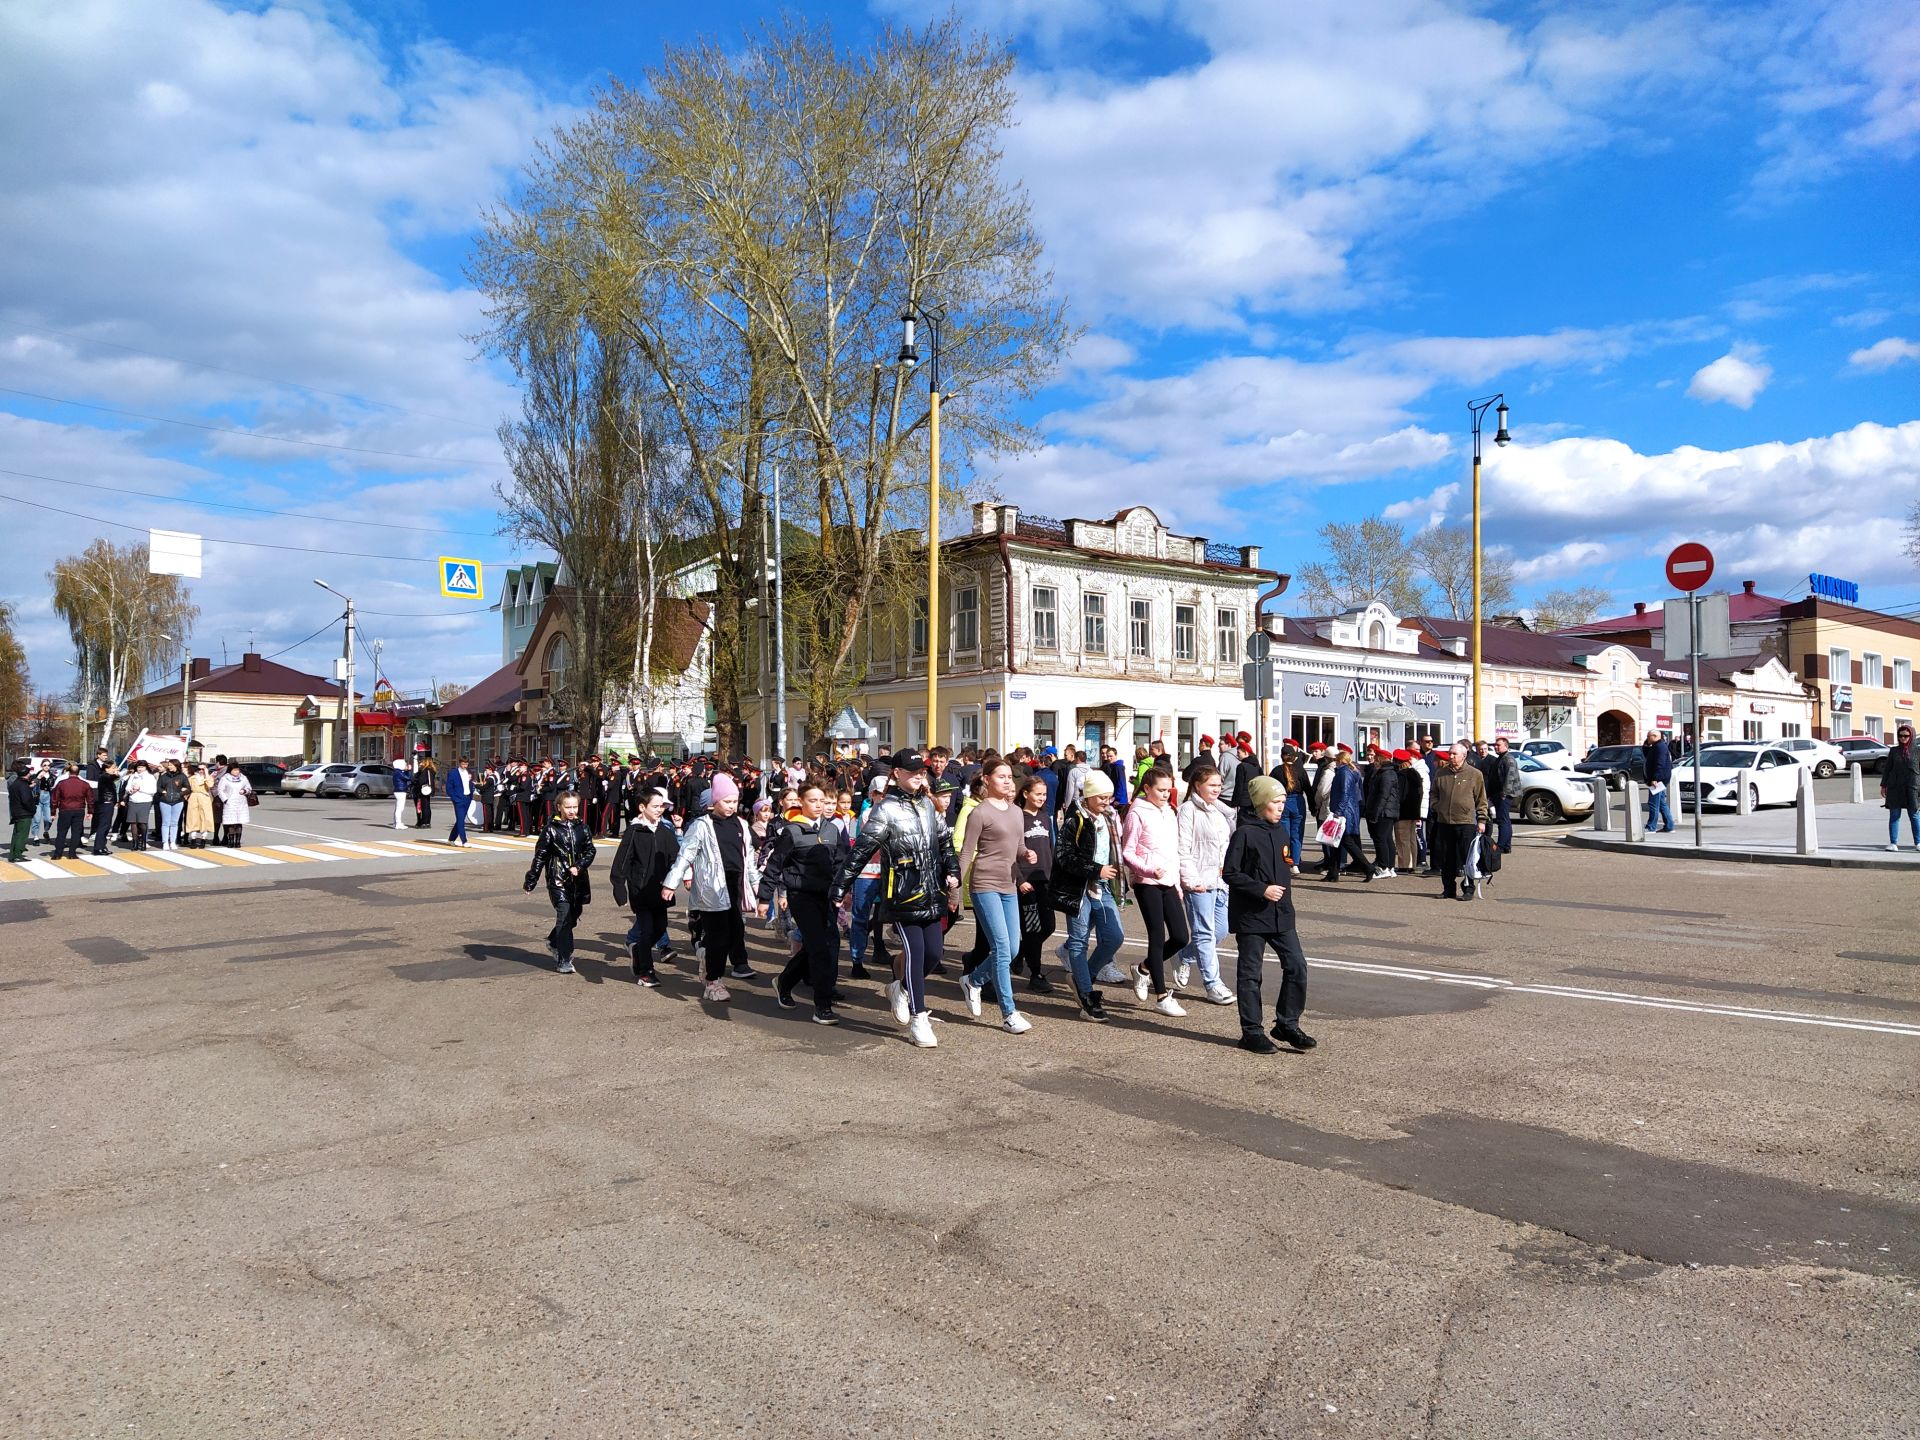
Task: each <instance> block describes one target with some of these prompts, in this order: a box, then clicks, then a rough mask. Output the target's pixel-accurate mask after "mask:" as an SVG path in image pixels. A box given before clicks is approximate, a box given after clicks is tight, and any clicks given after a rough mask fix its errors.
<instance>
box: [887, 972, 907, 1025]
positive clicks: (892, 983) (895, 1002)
mask: <svg viewBox="0 0 1920 1440" xmlns="http://www.w3.org/2000/svg"><path fill="white" fill-rule="evenodd" d="M887 1004H889V1005H891V1006H892V1007H893V1018H894V1019H895V1020H898V1021H899V1022H900V1023H901V1024H902V1025H905V1024H906V1023H907V1022H908V1021H910V1020H911V1019H913V1012H912V1011H911V1010H909V1009H907V987H906V986H904V985H902V984H901V983H900V982H899V981H898V980H889V981H888V982H887Z"/></svg>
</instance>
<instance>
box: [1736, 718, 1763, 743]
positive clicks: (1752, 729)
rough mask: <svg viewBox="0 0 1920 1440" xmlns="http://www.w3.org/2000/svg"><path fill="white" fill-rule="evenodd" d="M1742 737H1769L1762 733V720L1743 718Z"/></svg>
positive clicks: (1745, 738) (1754, 738)
mask: <svg viewBox="0 0 1920 1440" xmlns="http://www.w3.org/2000/svg"><path fill="white" fill-rule="evenodd" d="M1740 738H1741V739H1742V740H1764V739H1766V738H1767V737H1766V736H1764V735H1762V734H1761V733H1760V722H1759V721H1758V720H1742V721H1741V722H1740Z"/></svg>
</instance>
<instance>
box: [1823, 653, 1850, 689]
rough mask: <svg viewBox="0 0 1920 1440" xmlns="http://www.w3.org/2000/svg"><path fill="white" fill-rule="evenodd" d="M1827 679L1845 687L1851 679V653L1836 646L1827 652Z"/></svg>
mask: <svg viewBox="0 0 1920 1440" xmlns="http://www.w3.org/2000/svg"><path fill="white" fill-rule="evenodd" d="M1827 679H1829V680H1831V681H1832V682H1833V683H1834V684H1836V685H1845V684H1848V683H1849V682H1851V681H1852V679H1853V652H1852V651H1851V650H1848V649H1845V648H1844V647H1842V646H1839V645H1836V646H1834V647H1833V648H1832V649H1831V650H1829V651H1827Z"/></svg>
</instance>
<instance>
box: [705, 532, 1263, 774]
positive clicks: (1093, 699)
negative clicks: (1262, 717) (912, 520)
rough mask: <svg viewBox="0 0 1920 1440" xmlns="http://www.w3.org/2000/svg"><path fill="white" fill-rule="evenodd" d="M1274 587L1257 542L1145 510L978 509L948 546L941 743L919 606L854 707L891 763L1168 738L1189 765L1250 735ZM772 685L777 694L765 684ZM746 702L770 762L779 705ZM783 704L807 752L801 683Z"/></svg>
mask: <svg viewBox="0 0 1920 1440" xmlns="http://www.w3.org/2000/svg"><path fill="white" fill-rule="evenodd" d="M1278 578H1279V577H1278V575H1277V574H1275V573H1274V572H1273V571H1270V570H1263V569H1261V568H1260V551H1259V548H1258V547H1257V546H1251V545H1249V546H1239V547H1233V546H1225V545H1215V544H1210V543H1209V542H1208V541H1207V540H1205V539H1204V538H1201V537H1197V536H1188V535H1175V534H1173V533H1172V532H1171V531H1169V530H1168V529H1167V527H1166V526H1165V525H1163V524H1162V523H1161V522H1160V519H1159V517H1158V516H1156V515H1155V514H1154V513H1153V511H1152V510H1150V509H1148V508H1147V507H1146V506H1144V505H1135V506H1132V507H1130V508H1128V509H1126V510H1123V511H1121V512H1120V513H1119V514H1117V515H1115V516H1113V517H1112V518H1111V519H1107V520H1080V519H1071V520H1065V521H1059V520H1049V519H1044V518H1041V517H1037V516H1023V515H1021V514H1020V511H1019V507H1018V506H1015V505H1007V504H999V503H983V504H979V505H976V506H974V523H973V529H972V531H971V532H970V533H968V534H965V535H961V536H958V537H955V538H954V539H951V540H947V541H944V542H943V543H942V545H941V548H940V581H941V584H940V590H941V602H940V630H941V635H940V645H941V651H942V654H941V661H940V674H939V709H940V713H939V714H938V715H937V716H935V717H934V724H933V727H932V736H933V739H932V740H931V741H929V739H928V733H929V730H928V724H927V705H926V693H927V686H926V668H927V667H926V651H927V634H926V604H925V601H924V599H922V600H921V601H920V602H919V604H918V607H917V610H916V612H915V613H914V615H913V616H912V617H911V618H910V619H909V620H908V621H907V622H906V623H905V624H904V625H900V626H897V627H883V629H884V633H876V632H875V631H873V630H870V631H869V633H868V635H867V636H866V638H865V640H864V642H863V643H864V645H865V647H866V654H867V674H866V679H865V683H863V684H862V685H860V686H859V687H858V688H857V690H856V691H855V693H854V697H853V703H854V706H855V707H856V708H857V709H858V710H859V712H860V713H861V714H862V715H863V716H865V718H866V720H867V722H868V723H869V724H870V725H871V726H872V727H873V728H874V730H875V731H876V743H877V745H878V747H879V749H880V750H881V751H883V752H884V751H887V750H890V749H892V748H893V747H894V746H895V745H915V746H920V745H926V744H929V743H942V744H946V745H948V746H950V747H951V748H953V749H955V750H959V749H961V748H963V747H965V746H968V745H973V746H979V747H982V748H986V747H992V748H994V749H998V750H1006V749H1010V748H1012V747H1014V746H1017V745H1022V744H1033V745H1056V746H1057V745H1065V744H1069V743H1071V744H1082V745H1093V746H1098V745H1101V744H1106V743H1112V744H1114V745H1117V746H1119V747H1120V749H1121V752H1122V754H1123V755H1129V756H1130V755H1131V754H1132V751H1133V747H1135V746H1137V745H1145V744H1147V743H1148V742H1149V741H1150V740H1156V739H1160V740H1164V741H1165V742H1166V745H1167V748H1168V750H1169V751H1172V752H1173V753H1174V754H1175V755H1176V756H1177V757H1179V758H1180V759H1181V760H1182V761H1183V762H1184V761H1185V759H1186V758H1188V757H1189V756H1191V755H1192V754H1193V752H1194V750H1195V749H1197V748H1198V745H1199V739H1200V737H1201V736H1202V735H1214V736H1218V735H1220V734H1223V733H1228V734H1230V733H1233V732H1235V731H1239V730H1247V731H1251V730H1253V729H1254V727H1255V723H1256V720H1255V712H1256V708H1257V707H1256V706H1255V705H1254V704H1253V703H1252V702H1250V701H1247V700H1244V699H1242V698H1241V675H1240V667H1241V664H1242V663H1243V661H1244V659H1245V656H1244V653H1243V651H1244V645H1245V637H1246V635H1247V633H1248V631H1249V630H1250V629H1251V627H1252V625H1253V623H1254V616H1255V614H1256V612H1257V611H1258V608H1259V603H1260V598H1261V595H1262V592H1263V591H1270V590H1272V589H1273V587H1274V583H1275V581H1277V580H1278ZM901 630H904V631H905V632H906V633H905V634H902V633H899V631H901ZM762 687H763V694H764V693H767V692H770V690H771V681H770V679H769V678H767V677H762ZM743 703H744V709H745V711H746V721H747V734H748V736H749V737H750V744H751V746H752V748H754V749H755V750H756V751H761V752H762V753H772V751H773V749H774V742H773V738H772V728H773V727H772V724H771V719H772V717H771V715H770V714H769V713H768V712H769V710H770V708H771V707H770V705H769V704H768V703H767V702H766V701H763V700H762V699H761V698H759V697H757V696H755V697H743ZM787 707H788V728H789V732H790V734H789V742H788V745H789V748H790V749H793V750H800V749H803V748H810V747H811V742H812V737H810V736H808V735H806V734H805V733H804V726H803V724H802V723H801V722H802V720H803V718H804V714H805V707H804V703H803V702H801V701H799V700H797V699H796V698H795V696H794V691H793V689H792V687H791V685H789V692H788V702H787Z"/></svg>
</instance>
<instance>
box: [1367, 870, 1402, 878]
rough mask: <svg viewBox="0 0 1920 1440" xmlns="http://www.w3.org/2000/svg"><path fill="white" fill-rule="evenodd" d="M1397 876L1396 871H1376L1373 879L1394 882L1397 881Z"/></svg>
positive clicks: (1397, 872)
mask: <svg viewBox="0 0 1920 1440" xmlns="http://www.w3.org/2000/svg"><path fill="white" fill-rule="evenodd" d="M1399 875H1400V872H1399V871H1398V870H1376V871H1374V872H1373V878H1374V879H1376V880H1394V879H1398V878H1399Z"/></svg>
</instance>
